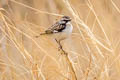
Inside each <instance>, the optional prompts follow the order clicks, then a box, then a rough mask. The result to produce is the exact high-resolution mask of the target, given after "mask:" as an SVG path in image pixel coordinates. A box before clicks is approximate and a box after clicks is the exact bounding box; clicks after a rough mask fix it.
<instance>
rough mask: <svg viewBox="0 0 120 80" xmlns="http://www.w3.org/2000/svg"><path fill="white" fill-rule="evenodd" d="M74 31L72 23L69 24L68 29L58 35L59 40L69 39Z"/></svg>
mask: <svg viewBox="0 0 120 80" xmlns="http://www.w3.org/2000/svg"><path fill="white" fill-rule="evenodd" d="M72 30H73V26H72V24H71V23H70V22H68V23H67V24H66V28H65V29H64V30H63V31H62V32H60V33H58V34H59V35H58V37H57V39H58V40H64V39H66V38H68V37H69V36H70V35H71V33H72Z"/></svg>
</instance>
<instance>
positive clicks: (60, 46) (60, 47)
mask: <svg viewBox="0 0 120 80" xmlns="http://www.w3.org/2000/svg"><path fill="white" fill-rule="evenodd" d="M55 41H56V42H57V43H58V45H59V48H58V50H59V51H60V49H62V45H61V43H60V40H59V41H58V40H57V39H55Z"/></svg>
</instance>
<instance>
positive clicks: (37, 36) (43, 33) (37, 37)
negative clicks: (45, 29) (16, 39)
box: [35, 33, 46, 38]
mask: <svg viewBox="0 0 120 80" xmlns="http://www.w3.org/2000/svg"><path fill="white" fill-rule="evenodd" d="M45 34H46V33H40V34H39V35H38V36H35V37H36V38H38V37H39V36H40V35H45Z"/></svg>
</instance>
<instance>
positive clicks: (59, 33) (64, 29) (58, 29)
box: [36, 16, 73, 44]
mask: <svg viewBox="0 0 120 80" xmlns="http://www.w3.org/2000/svg"><path fill="white" fill-rule="evenodd" d="M72 30H73V26H72V24H71V18H70V17H69V16H63V17H62V18H61V19H60V20H59V21H57V22H56V23H55V24H54V25H52V26H51V27H49V28H48V29H47V30H45V32H44V33H41V34H40V35H48V34H50V35H54V38H55V40H56V41H57V43H59V44H60V41H62V40H64V39H66V38H68V37H69V36H70V35H71V33H72ZM40 35H39V36H40ZM39 36H36V37H39Z"/></svg>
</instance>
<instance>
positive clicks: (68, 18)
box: [61, 16, 71, 22]
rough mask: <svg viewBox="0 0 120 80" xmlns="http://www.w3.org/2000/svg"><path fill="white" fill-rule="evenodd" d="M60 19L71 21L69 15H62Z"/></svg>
mask: <svg viewBox="0 0 120 80" xmlns="http://www.w3.org/2000/svg"><path fill="white" fill-rule="evenodd" d="M61 20H62V21H66V22H69V21H71V18H70V17H69V16H63V17H62V18H61Z"/></svg>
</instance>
